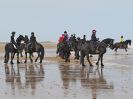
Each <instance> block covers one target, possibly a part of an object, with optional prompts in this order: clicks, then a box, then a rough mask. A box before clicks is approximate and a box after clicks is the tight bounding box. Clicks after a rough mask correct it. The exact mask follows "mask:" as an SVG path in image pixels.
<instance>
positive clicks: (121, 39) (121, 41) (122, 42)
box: [120, 35, 124, 47]
mask: <svg viewBox="0 0 133 99" xmlns="http://www.w3.org/2000/svg"><path fill="white" fill-rule="evenodd" d="M120 44H121V47H123V44H124V38H123V35H122V36H121V38H120Z"/></svg>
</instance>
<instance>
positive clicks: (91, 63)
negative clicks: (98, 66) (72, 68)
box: [87, 55, 93, 67]
mask: <svg viewBox="0 0 133 99" xmlns="http://www.w3.org/2000/svg"><path fill="white" fill-rule="evenodd" d="M87 60H88V62H89V64H90V67H92V66H93V65H92V63H91V62H90V58H89V55H87Z"/></svg>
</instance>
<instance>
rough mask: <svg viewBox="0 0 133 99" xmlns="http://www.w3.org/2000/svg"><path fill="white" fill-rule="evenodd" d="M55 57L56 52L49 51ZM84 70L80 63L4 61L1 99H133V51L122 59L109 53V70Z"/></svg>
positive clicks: (121, 55)
mask: <svg viewBox="0 0 133 99" xmlns="http://www.w3.org/2000/svg"><path fill="white" fill-rule="evenodd" d="M46 53H47V55H46V56H55V55H56V54H55V50H46ZM91 60H93V61H94V62H93V64H94V67H93V68H89V65H88V64H87V66H86V67H85V68H82V67H81V66H80V64H79V62H78V61H75V62H70V63H65V62H63V61H62V60H59V61H58V62H50V61H45V60H44V61H43V63H42V64H39V63H32V64H31V63H27V64H19V65H17V64H16V61H15V64H14V65H11V64H4V63H3V60H1V61H0V65H1V66H0V97H1V99H3V98H5V99H44V98H46V99H55V98H57V99H132V97H133V94H132V92H133V85H132V84H133V75H132V74H133V50H132V49H130V50H129V51H128V54H127V53H126V52H124V51H122V50H120V51H119V52H118V55H115V53H114V52H113V51H111V50H108V51H107V53H106V54H105V55H104V65H105V67H104V68H103V70H102V71H101V69H100V68H99V70H96V65H95V62H96V60H97V56H96V55H94V56H93V57H92V58H91Z"/></svg>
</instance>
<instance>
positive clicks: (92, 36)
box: [91, 30, 98, 50]
mask: <svg viewBox="0 0 133 99" xmlns="http://www.w3.org/2000/svg"><path fill="white" fill-rule="evenodd" d="M91 41H92V44H93V48H94V49H98V47H97V43H98V38H96V30H92V35H91ZM94 49H93V50H94Z"/></svg>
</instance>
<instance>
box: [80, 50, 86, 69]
mask: <svg viewBox="0 0 133 99" xmlns="http://www.w3.org/2000/svg"><path fill="white" fill-rule="evenodd" d="M84 57H85V53H84V52H83V51H81V56H80V64H81V65H82V66H83V67H84V66H85V64H84Z"/></svg>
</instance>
